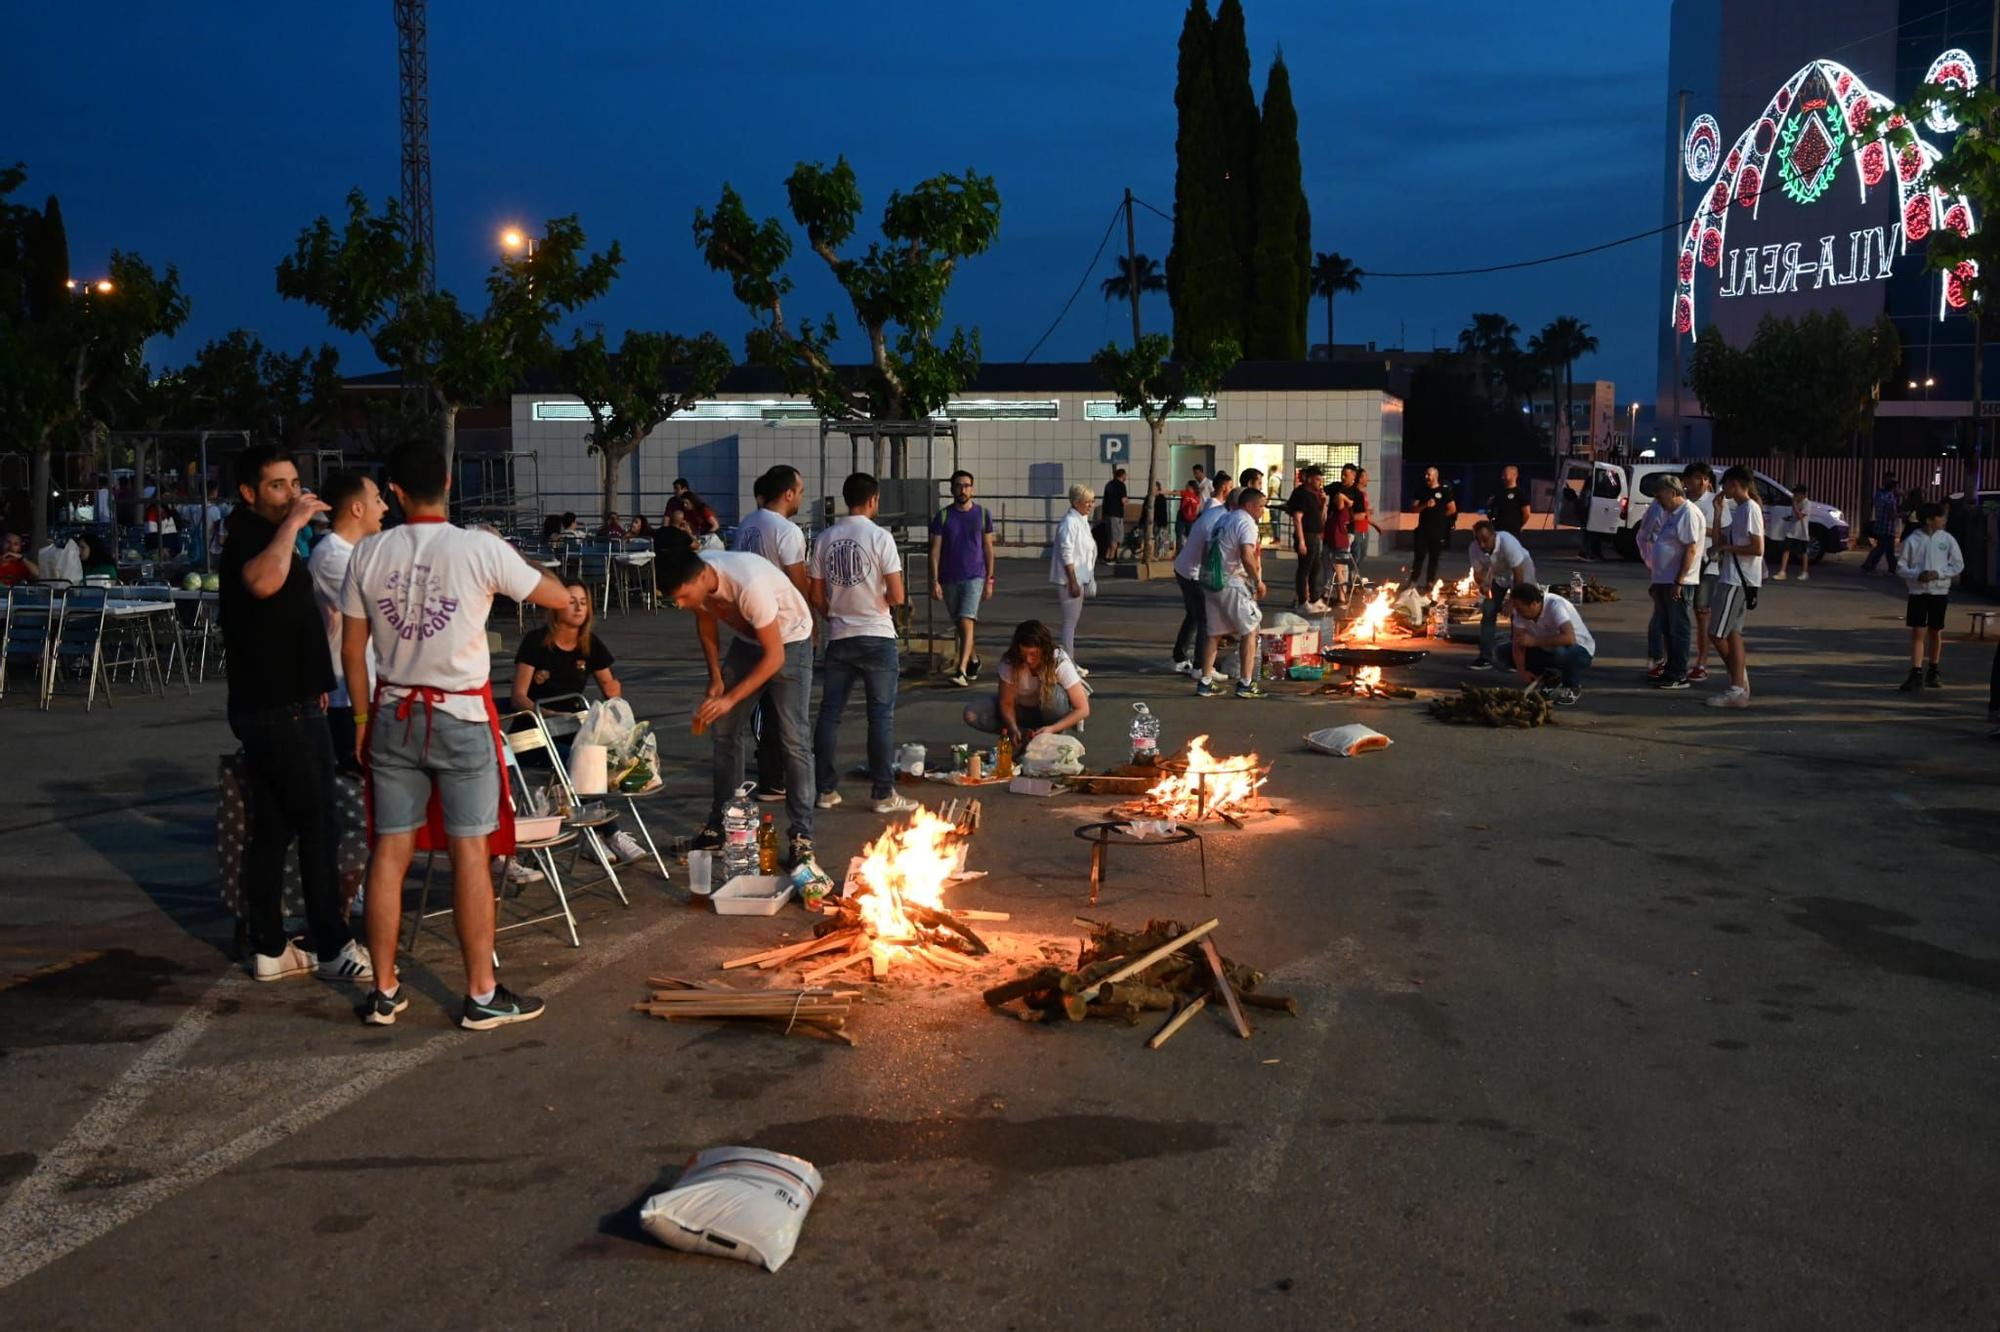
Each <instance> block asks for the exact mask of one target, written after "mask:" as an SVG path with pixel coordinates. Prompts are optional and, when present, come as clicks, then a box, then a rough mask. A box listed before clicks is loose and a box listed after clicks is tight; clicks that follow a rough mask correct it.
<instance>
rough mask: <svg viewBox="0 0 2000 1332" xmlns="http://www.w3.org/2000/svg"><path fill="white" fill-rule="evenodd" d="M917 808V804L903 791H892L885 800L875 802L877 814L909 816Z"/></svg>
mask: <svg viewBox="0 0 2000 1332" xmlns="http://www.w3.org/2000/svg"><path fill="white" fill-rule="evenodd" d="M916 807H917V802H916V801H914V800H912V799H910V798H909V797H908V796H906V795H904V794H903V793H902V792H901V791H891V792H890V793H889V794H888V796H887V797H886V798H884V799H881V800H878V801H876V802H875V812H876V813H877V814H907V813H909V812H910V811H911V810H913V809H915V808H916Z"/></svg>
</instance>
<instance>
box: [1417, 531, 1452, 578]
mask: <svg viewBox="0 0 2000 1332" xmlns="http://www.w3.org/2000/svg"><path fill="white" fill-rule="evenodd" d="M1450 542H1451V532H1450V530H1449V529H1446V528H1437V529H1433V530H1427V529H1425V528H1422V527H1419V528H1418V529H1417V541H1416V551H1415V554H1414V555H1412V556H1411V559H1410V581H1411V583H1412V584H1413V585H1414V586H1415V587H1416V588H1417V590H1418V591H1420V592H1424V593H1429V591H1430V586H1431V584H1432V583H1434V582H1436V581H1437V576H1438V569H1439V567H1440V563H1441V561H1442V560H1443V559H1444V551H1445V547H1446V546H1447V545H1449V544H1450Z"/></svg>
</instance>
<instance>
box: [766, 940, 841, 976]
mask: <svg viewBox="0 0 2000 1332" xmlns="http://www.w3.org/2000/svg"><path fill="white" fill-rule="evenodd" d="M854 933H857V934H858V933H859V931H855V932H854ZM852 937H853V936H852V935H851V934H848V933H836V934H829V935H825V936H823V937H821V938H818V939H811V940H808V941H807V942H805V943H802V944H799V945H798V946H796V947H794V948H788V949H786V950H785V951H784V952H783V953H782V954H780V955H779V956H777V957H767V958H765V959H764V960H763V961H762V962H759V963H758V964H757V969H758V970H759V971H775V970H777V969H778V968H779V967H781V966H783V965H784V964H785V963H787V962H792V961H796V960H797V959H799V958H803V957H813V956H816V955H818V954H820V953H830V952H832V951H833V950H834V949H836V948H838V947H840V946H841V945H842V944H844V943H847V942H849V940H850V939H851V938H852Z"/></svg>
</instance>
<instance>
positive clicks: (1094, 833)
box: [1072, 819, 1208, 906]
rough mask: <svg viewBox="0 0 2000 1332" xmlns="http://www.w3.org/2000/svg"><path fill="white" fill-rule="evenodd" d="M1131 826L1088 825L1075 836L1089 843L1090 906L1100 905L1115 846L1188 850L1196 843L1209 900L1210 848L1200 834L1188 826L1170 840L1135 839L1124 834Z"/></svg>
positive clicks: (1123, 823)
mask: <svg viewBox="0 0 2000 1332" xmlns="http://www.w3.org/2000/svg"><path fill="white" fill-rule="evenodd" d="M1127 826H1129V825H1128V822H1127V820H1124V819H1107V820H1105V821H1104V822H1101V823H1086V824H1084V825H1083V826H1082V827H1080V828H1077V829H1075V830H1074V832H1073V834H1072V835H1073V836H1075V837H1077V838H1078V839H1080V840H1082V841H1086V842H1089V843H1090V904H1091V905H1092V906H1096V905H1097V894H1098V891H1099V890H1100V889H1101V888H1103V886H1104V877H1105V875H1106V873H1107V872H1108V871H1107V867H1106V864H1105V861H1106V858H1107V853H1108V852H1109V850H1110V848H1111V847H1113V846H1186V845H1187V844H1188V843H1189V842H1193V843H1194V845H1195V850H1197V851H1199V852H1200V853H1201V895H1202V896H1203V897H1207V896H1208V847H1207V845H1206V844H1205V843H1204V842H1203V841H1202V840H1201V834H1200V833H1198V832H1196V831H1195V830H1194V829H1193V828H1190V827H1188V826H1187V825H1186V824H1185V823H1177V824H1175V825H1174V829H1175V832H1174V835H1173V836H1171V837H1134V836H1132V835H1131V834H1130V833H1128V832H1124V831H1122V830H1123V829H1124V828H1126V827H1127Z"/></svg>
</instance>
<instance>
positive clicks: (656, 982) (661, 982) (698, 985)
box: [646, 976, 722, 990]
mask: <svg viewBox="0 0 2000 1332" xmlns="http://www.w3.org/2000/svg"><path fill="white" fill-rule="evenodd" d="M646 984H647V985H648V986H649V987H651V988H653V989H656V990H660V989H682V990H719V989H721V988H722V986H721V985H720V984H719V983H717V982H715V981H705V980H682V979H681V978H680V977H679V976H648V977H646Z"/></svg>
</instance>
